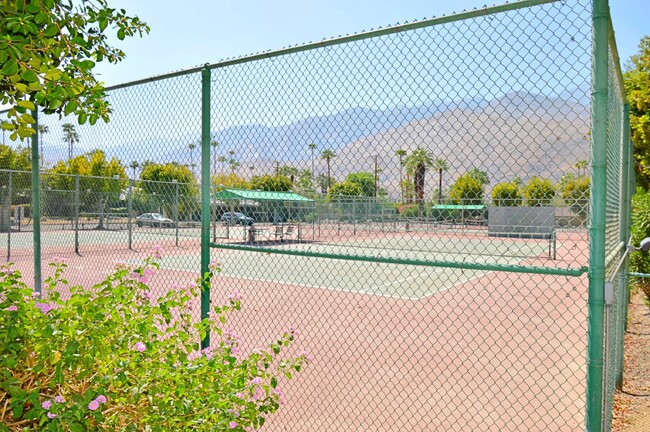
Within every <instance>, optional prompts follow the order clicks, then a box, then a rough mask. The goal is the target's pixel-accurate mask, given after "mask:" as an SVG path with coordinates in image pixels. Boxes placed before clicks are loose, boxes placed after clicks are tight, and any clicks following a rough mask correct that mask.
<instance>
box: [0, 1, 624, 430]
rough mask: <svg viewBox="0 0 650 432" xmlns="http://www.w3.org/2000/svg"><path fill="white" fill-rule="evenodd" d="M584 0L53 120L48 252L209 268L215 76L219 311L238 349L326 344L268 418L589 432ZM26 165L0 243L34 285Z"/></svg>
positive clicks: (429, 26)
mask: <svg viewBox="0 0 650 432" xmlns="http://www.w3.org/2000/svg"><path fill="white" fill-rule="evenodd" d="M524 6H526V7H524ZM528 6H530V7H528ZM497 12H498V13H497ZM591 12H592V11H591V1H589V0H572V1H561V2H560V1H558V2H545V1H539V2H535V1H529V2H522V3H521V4H513V5H508V6H504V7H502V8H497V9H493V10H485V11H477V12H475V13H468V14H465V16H464V17H461V16H458V17H446V18H441V19H437V20H436V19H434V20H429V21H427V23H426V24H421V25H413V26H412V27H409V28H406V27H397V28H395V31H390V32H379V33H377V34H375V35H374V36H372V37H370V36H369V35H359V36H355V37H352V38H348V39H347V40H346V41H337V42H332V43H330V42H328V43H323V44H322V46H320V47H318V46H312V47H310V48H309V49H301V48H295V49H289V50H286V51H284V52H282V53H275V54H269V55H259V56H256V57H254V58H249V59H238V60H231V61H227V62H224V63H220V64H217V65H212V66H210V67H209V71H210V81H209V89H206V88H202V87H201V78H200V76H199V74H198V73H196V72H188V73H179V74H176V75H174V76H171V77H168V78H164V79H155V80H152V81H148V82H144V83H138V84H135V85H129V86H120V87H118V88H114V89H112V90H110V92H109V101H110V102H111V105H112V107H113V113H112V116H111V122H110V123H107V124H96V125H94V126H90V125H79V124H77V123H76V121H75V120H74V119H72V118H63V119H57V118H54V117H51V116H50V117H48V116H41V124H42V126H44V128H41V129H40V132H41V133H40V147H41V160H40V161H39V165H40V166H41V172H42V174H41V200H40V202H41V213H42V220H41V224H42V225H41V227H42V228H41V230H42V232H41V246H42V251H43V259H44V261H47V260H49V259H52V258H53V257H54V256H57V255H58V256H66V257H68V258H69V259H70V268H69V272H68V278H69V279H70V280H71V281H72V282H74V283H89V282H95V281H97V280H98V279H100V278H101V277H103V275H104V274H105V273H106V272H108V271H110V264H111V262H112V261H117V260H120V261H121V260H127V261H135V260H137V259H139V258H141V257H142V255H143V254H144V253H146V252H147V250H149V249H150V248H151V247H152V246H153V245H155V244H160V245H161V246H163V248H164V249H165V251H166V252H165V256H164V257H163V258H162V260H161V272H160V274H159V275H158V276H157V279H156V281H154V289H155V290H159V291H160V290H166V289H170V288H171V287H172V284H173V283H174V282H177V281H187V280H189V279H190V278H192V277H195V276H197V275H198V274H199V271H200V262H201V261H200V250H201V247H200V243H201V242H200V237H201V219H202V212H201V206H200V203H201V200H200V198H201V196H200V191H201V184H200V166H201V157H200V154H201V140H202V135H201V112H202V108H206V107H202V106H201V96H202V91H203V92H205V91H206V90H209V91H210V94H211V99H210V111H211V116H210V122H211V124H210V131H211V140H210V143H209V144H210V150H211V153H210V160H209V165H210V173H211V184H210V191H211V193H210V200H209V206H210V208H209V211H208V213H209V214H210V239H211V241H212V242H213V244H212V245H213V246H214V248H213V250H212V255H213V257H215V258H219V259H220V260H221V261H222V262H223V268H224V270H223V273H222V274H221V275H220V277H219V278H218V279H217V281H216V282H215V283H214V286H213V289H212V292H211V295H212V298H213V302H219V301H220V300H221V299H222V298H223V297H224V294H225V293H226V292H232V291H233V289H236V290H238V291H239V292H240V293H241V294H242V297H243V305H244V306H243V310H242V312H241V313H240V314H238V315H237V316H234V317H233V320H232V321H230V322H229V325H230V326H232V328H233V329H234V330H235V331H237V333H239V334H242V335H243V341H244V342H243V346H242V348H243V351H244V352H247V351H250V350H253V349H254V348H256V347H257V346H258V344H260V343H262V342H263V341H265V340H266V335H268V334H274V333H276V332H278V331H281V330H282V329H284V328H286V327H287V326H288V325H289V324H291V325H294V326H296V327H298V328H299V329H300V332H301V336H300V338H301V340H300V349H303V348H304V349H306V350H308V351H309V352H310V353H311V355H312V356H313V358H314V361H313V363H312V364H311V365H310V366H309V367H308V368H306V369H305V370H303V371H302V372H301V373H300V374H299V375H298V376H297V377H296V378H295V379H294V380H292V381H291V382H290V383H286V388H285V387H284V386H285V383H282V386H283V389H284V393H285V398H286V401H287V404H286V406H284V407H282V409H281V410H280V412H279V413H278V414H276V415H275V416H273V417H272V418H271V419H269V421H268V422H267V423H266V425H265V426H264V429H265V430H278V431H279V430H283V431H284V430H286V431H289V430H295V431H304V430H336V431H357V430H373V431H380V430H386V431H388V430H391V431H397V430H450V431H452V430H458V431H461V430H462V431H465V430H495V431H496V430H499V431H513V430H539V431H547V430H558V431H560V430H567V431H568V430H581V429H584V426H585V410H586V405H585V396H584V395H585V391H586V373H587V371H586V361H585V351H586V341H587V335H586V333H587V326H586V319H587V276H586V270H587V265H588V264H589V262H588V258H589V254H588V251H589V238H588V231H587V227H588V224H589V218H590V214H589V213H590V209H589V203H590V196H589V190H590V180H591V170H590V158H591V130H590V125H591V120H592V119H591V108H592V106H591V95H590V93H591V83H592V68H591V66H592V63H591V62H592V57H593V56H592V29H591V20H592V14H591ZM461 18H464V19H461ZM617 67H618V65H616V64H615V61H614V59H613V57H612V58H611V59H610V69H611V71H612V73H614V71H615V70H616V69H615V68H617ZM614 81H615V80H612V79H610V83H613V82H614ZM204 94H205V93H204ZM622 97H623V95H622V88H620V87H617V86H615V85H612V86H611V87H610V92H609V103H608V123H607V124H608V135H607V139H608V151H607V157H608V161H607V164H608V169H607V174H608V178H607V224H606V233H605V235H606V248H607V251H608V253H610V255H614V254H615V253H616V250H620V243H621V241H623V240H622V238H621V233H622V232H623V231H622V230H621V218H620V217H621V208H622V207H621V204H620V203H621V202H622V201H623V200H624V199H626V197H625V196H624V194H623V193H622V192H621V190H620V185H621V184H622V178H623V177H624V172H623V169H622V168H621V167H622V163H623V160H622V145H621V142H622V141H621V130H622V121H623V120H622V111H621V109H622ZM97 149H101V150H97ZM610 167H611V169H610ZM27 169H28V168H21V167H20V166H18V165H14V166H13V168H12V170H11V171H1V172H0V180H1V182H2V185H3V189H2V194H3V195H2V198H1V200H0V202H1V205H2V207H1V208H0V231H2V232H3V233H0V241H2V242H3V244H4V242H6V244H7V245H8V248H7V259H12V260H15V261H16V262H17V265H18V266H19V267H20V268H21V269H22V270H24V271H25V272H26V273H27V274H30V272H31V271H32V270H31V267H30V265H31V263H30V260H29V258H30V248H33V235H32V233H31V232H30V230H31V226H32V225H30V217H31V209H30V203H31V190H32V185H31V174H30V173H29V172H27V171H26V170H27ZM9 178H11V181H9ZM4 186H7V187H4ZM9 189H10V190H9ZM616 248H618V249H616ZM614 261H615V259H614ZM614 261H608V263H609V264H608V265H610V266H611V265H615V263H614ZM612 263H613V264H612ZM612 269H613V267H608V270H612ZM610 276H611V275H608V278H609V277H610ZM612 280H614V281H618V279H617V278H614V279H612ZM616 290H620V286H619V285H617V286H616ZM197 303H198V299H197ZM615 308H616V303H614V304H613V305H612V306H611V307H608V313H609V318H610V319H614V318H612V317H616V310H615ZM197 309H198V308H197ZM615 324H616V323H615V322H614V321H611V322H610V323H609V324H608V325H607V328H608V331H607V332H606V334H607V335H608V338H607V340H606V341H605V344H604V345H605V346H606V359H607V363H606V368H605V369H607V367H609V366H610V365H611V364H610V363H609V361H610V359H613V358H615V357H616V350H617V349H618V346H619V343H618V341H617V340H616V337H615V334H616V332H613V331H609V329H611V328H612V326H614V325H615ZM614 375H615V373H614V371H613V370H608V371H607V372H606V376H604V377H603V378H604V379H605V381H606V385H605V386H604V387H605V388H606V390H607V391H606V394H605V395H604V396H603V402H604V407H605V409H604V410H605V411H606V412H605V414H604V418H605V422H607V421H609V419H610V418H611V392H612V391H613V385H614V380H615V376H614Z"/></svg>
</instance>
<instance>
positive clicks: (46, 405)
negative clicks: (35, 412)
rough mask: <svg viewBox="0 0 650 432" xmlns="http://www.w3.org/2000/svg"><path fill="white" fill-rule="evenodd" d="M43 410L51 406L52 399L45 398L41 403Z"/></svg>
mask: <svg viewBox="0 0 650 432" xmlns="http://www.w3.org/2000/svg"><path fill="white" fill-rule="evenodd" d="M41 406H42V407H43V409H44V410H49V409H50V407H51V406H52V401H49V400H46V401H45V402H43V403H42V404H41Z"/></svg>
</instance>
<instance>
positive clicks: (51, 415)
mask: <svg viewBox="0 0 650 432" xmlns="http://www.w3.org/2000/svg"><path fill="white" fill-rule="evenodd" d="M55 417H56V414H54V413H51V412H49V413H47V418H49V419H50V420H52V419H53V418H55Z"/></svg>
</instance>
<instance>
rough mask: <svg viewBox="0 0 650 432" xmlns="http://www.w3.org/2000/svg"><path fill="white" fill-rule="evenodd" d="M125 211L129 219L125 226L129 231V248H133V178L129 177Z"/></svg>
mask: <svg viewBox="0 0 650 432" xmlns="http://www.w3.org/2000/svg"><path fill="white" fill-rule="evenodd" d="M127 211H128V212H129V219H128V221H127V227H128V231H129V250H132V249H133V220H132V219H131V218H132V216H133V215H132V213H133V179H129V194H128V204H127Z"/></svg>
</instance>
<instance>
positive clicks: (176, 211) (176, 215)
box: [172, 179, 178, 247]
mask: <svg viewBox="0 0 650 432" xmlns="http://www.w3.org/2000/svg"><path fill="white" fill-rule="evenodd" d="M172 183H174V187H175V190H174V225H175V226H176V247H178V180H176V179H174V180H172Z"/></svg>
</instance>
